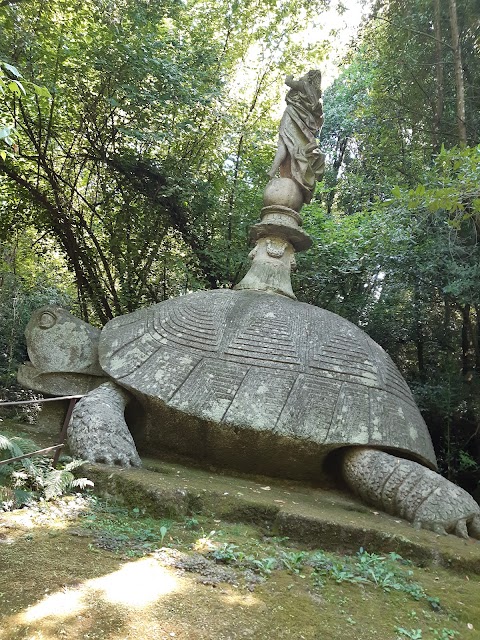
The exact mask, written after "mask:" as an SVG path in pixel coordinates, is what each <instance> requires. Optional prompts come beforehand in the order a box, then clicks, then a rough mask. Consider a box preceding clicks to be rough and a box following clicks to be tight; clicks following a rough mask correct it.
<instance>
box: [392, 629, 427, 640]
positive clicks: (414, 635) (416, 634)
mask: <svg viewBox="0 0 480 640" xmlns="http://www.w3.org/2000/svg"><path fill="white" fill-rule="evenodd" d="M395 631H396V632H397V633H399V634H400V635H401V636H402V637H403V638H410V640H422V638H423V635H422V630H421V629H410V631H409V630H408V629H404V628H403V627H395Z"/></svg>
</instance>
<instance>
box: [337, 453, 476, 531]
mask: <svg viewBox="0 0 480 640" xmlns="http://www.w3.org/2000/svg"><path fill="white" fill-rule="evenodd" d="M343 471H344V476H345V479H346V481H347V483H348V484H349V486H350V487H351V488H352V490H353V491H354V492H355V493H357V494H358V495H359V496H360V497H361V498H363V499H364V500H365V502H368V503H370V504H373V505H375V506H377V507H379V508H380V509H383V510H384V511H386V512H387V513H390V514H392V515H396V516H400V517H402V518H405V520H409V521H410V522H412V523H413V526H414V527H415V528H416V529H430V530H431V531H434V532H435V533H437V534H441V535H447V533H452V534H454V535H456V536H458V537H460V538H468V537H469V536H471V537H472V538H477V539H479V540H480V507H479V505H478V504H477V503H476V502H475V500H474V499H473V498H472V496H471V495H470V494H469V493H467V492H466V491H464V489H462V488H461V487H458V486H457V485H455V484H453V482H450V481H449V480H447V479H446V478H443V477H442V476H441V475H439V474H438V473H435V472H434V471H431V470H430V469H427V468H425V467H423V466H422V465H420V464H418V463H417V462H413V461H412V460H403V459H401V458H397V457H396V456H392V455H390V454H389V453H385V452H383V451H377V450H375V449H367V448H361V447H358V448H354V449H353V448H352V449H350V450H349V451H348V452H347V454H346V456H345V460H344V466H343Z"/></svg>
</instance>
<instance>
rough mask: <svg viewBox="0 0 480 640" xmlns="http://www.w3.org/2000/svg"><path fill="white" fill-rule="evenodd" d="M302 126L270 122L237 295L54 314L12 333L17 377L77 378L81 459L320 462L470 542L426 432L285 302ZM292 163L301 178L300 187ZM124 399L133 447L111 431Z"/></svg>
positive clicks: (303, 88) (327, 326) (361, 364)
mask: <svg viewBox="0 0 480 640" xmlns="http://www.w3.org/2000/svg"><path fill="white" fill-rule="evenodd" d="M311 73H312V72H310V74H311ZM288 85H289V86H290V87H291V91H290V92H289V95H290V94H292V92H296V94H298V95H294V96H293V97H292V96H291V95H290V98H291V100H290V102H288V100H287V102H288V105H289V107H291V105H292V104H293V105H295V104H297V105H298V103H299V102H301V101H302V100H303V97H302V96H303V94H305V95H307V94H308V95H307V98H308V100H306V101H304V102H305V103H307V102H308V104H309V105H310V106H311V104H312V101H313V102H315V101H316V102H318V103H319V97H320V93H319V91H320V90H319V82H318V72H315V74H314V75H309V74H307V75H306V76H304V77H303V78H301V79H300V80H299V81H294V80H293V79H292V78H289V79H288ZM312 96H313V97H312ZM319 104H320V105H321V103H319ZM309 108H310V107H309ZM315 114H316V120H315V119H313V120H314V121H313V124H312V118H310V120H309V121H308V122H307V123H306V122H305V121H304V120H301V118H300V115H301V113H300V115H299V113H297V112H295V111H292V112H291V113H290V114H289V117H288V118H284V119H283V120H282V122H284V121H285V122H287V124H288V127H289V129H288V135H285V136H284V138H285V140H286V142H284V141H282V130H281V132H280V133H281V135H280V141H279V152H277V157H276V162H277V164H279V166H280V178H273V180H271V182H270V183H269V185H267V188H266V191H265V197H264V204H265V206H264V208H263V210H262V221H261V223H259V224H257V225H255V226H254V227H253V231H252V239H253V240H254V241H255V242H256V247H255V249H254V250H253V252H252V253H251V257H252V258H253V262H252V266H251V268H250V270H249V272H248V273H247V275H246V276H245V278H244V279H243V280H242V282H241V283H240V284H239V285H238V286H237V287H236V289H237V290H227V289H221V290H216V291H200V292H196V293H191V294H189V295H186V296H182V297H180V298H175V299H171V300H167V301H165V302H162V303H159V304H156V305H154V306H152V307H150V308H147V309H140V310H138V311H136V312H134V313H130V314H128V315H125V316H121V317H118V318H114V319H113V320H111V321H110V322H108V323H107V324H106V325H105V327H104V328H103V330H102V331H101V332H100V331H99V330H96V329H94V328H92V327H90V326H89V325H87V324H86V323H84V322H82V321H81V320H79V319H77V318H74V317H73V316H71V315H70V314H69V313H68V312H66V311H64V310H63V309H60V308H58V307H50V308H43V309H40V310H38V311H37V312H35V313H34V314H33V316H32V318H31V320H30V323H29V325H28V327H27V343H28V348H29V355H30V360H31V363H30V364H29V366H26V367H23V368H21V370H20V371H19V379H20V380H21V381H23V382H24V383H25V384H28V385H29V386H32V387H34V388H35V385H37V388H39V389H40V390H42V391H45V390H46V388H48V387H49V384H51V388H53V389H54V390H55V389H58V378H59V377H60V379H62V375H64V376H66V378H65V380H67V379H68V380H70V382H71V384H72V385H73V387H75V388H77V385H78V382H79V381H82V380H83V381H85V380H87V378H88V382H84V385H86V386H87V387H90V388H92V387H94V388H93V389H92V390H91V391H89V392H88V393H87V395H86V396H85V397H84V398H82V400H80V402H79V403H78V404H77V406H76V408H75V410H74V413H73V416H72V421H71V424H70V427H69V434H68V436H69V444H70V447H71V449H72V451H73V452H74V453H76V454H77V455H80V456H82V457H83V458H85V459H87V460H90V461H96V462H105V463H107V464H120V465H123V466H128V465H133V466H137V465H139V464H140V458H139V456H138V453H137V450H136V447H135V443H136V444H137V445H138V447H139V449H140V450H141V451H143V452H148V453H149V454H150V455H151V454H155V453H161V452H162V451H163V452H165V451H174V452H176V453H179V454H183V455H187V456H190V457H195V458H196V459H198V460H200V461H203V462H208V463H213V464H216V465H219V466H222V467H229V466H230V467H233V468H237V469H241V470H243V471H248V472H256V473H262V474H267V475H280V476H285V477H289V478H319V479H320V478H322V474H323V473H324V470H325V461H326V460H328V459H330V458H331V454H332V452H334V451H336V452H337V454H336V458H335V459H336V462H337V465H338V467H339V470H340V471H341V473H342V475H343V477H344V479H345V480H346V483H347V484H348V485H349V486H350V488H351V489H352V490H353V491H354V492H355V493H357V494H358V495H359V496H360V497H362V498H363V499H364V500H365V501H366V502H368V503H370V504H373V505H376V506H378V507H380V508H382V509H384V510H385V511H387V512H389V513H391V514H395V515H399V516H401V517H403V518H405V519H407V520H409V521H411V522H413V524H414V526H416V527H424V528H429V529H433V530H434V531H436V532H440V533H446V532H447V531H448V532H454V533H455V534H457V535H459V536H462V537H468V535H469V534H470V535H472V536H474V537H477V538H480V508H479V506H478V505H477V503H476V502H475V501H474V500H473V498H472V497H471V496H470V495H469V494H468V493H466V492H465V491H464V490H463V489H461V488H460V487H457V486H456V485H454V484H452V483H451V482H449V481H448V480H446V479H444V478H442V477H441V476H440V475H439V474H437V473H436V472H435V471H434V470H433V469H435V468H436V460H435V454H434V451H433V447H432V443H431V440H430V436H429V434H428V430H427V427H426V425H425V422H424V421H423V419H422V417H421V415H420V412H419V411H418V409H417V407H416V405H415V402H414V400H413V397H412V394H411V392H410V390H409V388H408V386H407V384H406V383H405V381H404V380H403V378H402V376H401V375H400V373H399V372H398V370H397V369H396V367H395V365H394V364H393V362H392V361H391V359H390V358H389V356H388V355H387V354H386V353H385V351H384V350H383V349H382V348H381V347H380V346H379V345H377V344H376V343H375V342H374V341H373V340H371V339H370V338H369V337H368V336H367V335H366V334H365V333H364V332H363V331H361V330H360V329H359V328H358V327H356V326H354V325H353V324H352V323H350V322H348V321H347V320H345V319H343V318H341V317H339V316H337V315H335V314H332V313H330V312H328V311H325V310H323V309H320V308H318V307H314V306H311V305H308V304H304V303H301V302H298V301H296V299H295V296H294V294H293V291H292V289H291V284H290V268H291V266H292V264H293V263H294V253H295V250H302V249H304V248H306V247H307V246H309V243H310V240H309V238H308V236H307V235H306V234H305V233H304V232H303V230H302V229H301V218H300V216H299V215H298V211H299V210H300V208H301V206H302V204H303V203H304V202H305V201H306V200H308V197H306V196H305V189H307V188H308V187H309V186H310V187H312V175H314V174H315V175H316V177H317V179H318V178H319V177H320V176H319V175H318V172H317V173H315V171H316V170H317V169H316V168H318V167H321V166H322V162H321V158H320V160H319V152H318V150H317V152H315V153H314V152H313V151H314V150H313V151H312V143H311V135H310V136H307V135H306V132H305V130H306V127H307V125H308V126H309V127H310V134H311V130H312V127H316V128H319V126H320V124H321V119H322V115H321V107H320V108H318V105H317V108H316V110H315ZM285 126H287V125H285ZM295 127H298V128H299V130H300V131H299V133H298V135H297V138H295V136H296V130H295ZM292 141H293V142H292ZM302 145H303V146H302ZM292 154H294V155H295V158H296V160H295V170H294V171H293V170H292V168H291V164H292ZM305 164H307V165H308V167H309V169H308V176H309V180H308V181H304V183H303V184H301V185H300V184H298V179H297V176H298V173H299V171H300V169H301V168H302V167H303V166H305ZM313 185H314V181H313ZM312 188H313V187H312ZM97 353H98V357H97ZM68 376H70V378H68ZM49 380H50V381H51V383H49ZM54 383H55V384H54ZM55 385H57V386H55ZM69 390H70V392H71V391H73V390H74V389H73V388H70V389H69ZM132 399H135V402H136V408H135V411H134V412H133V414H132V415H133V418H132V417H131V418H130V419H128V422H129V423H130V427H131V429H132V433H133V437H132V433H131V432H130V430H129V427H128V426H127V422H126V420H125V408H126V405H127V404H128V403H129V402H130V400H132ZM134 441H135V442H134ZM338 452H339V453H338Z"/></svg>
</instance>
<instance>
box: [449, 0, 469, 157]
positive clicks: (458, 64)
mask: <svg viewBox="0 0 480 640" xmlns="http://www.w3.org/2000/svg"><path fill="white" fill-rule="evenodd" d="M448 7H449V11H450V29H451V32H452V49H453V60H454V67H455V86H456V90H457V123H458V141H459V142H460V145H466V144H467V126H466V122H465V85H464V81H463V66H462V48H461V45H460V34H459V31H458V16H457V2H456V0H448Z"/></svg>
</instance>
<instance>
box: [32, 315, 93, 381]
mask: <svg viewBox="0 0 480 640" xmlns="http://www.w3.org/2000/svg"><path fill="white" fill-rule="evenodd" d="M25 336H26V338H27V351H28V357H29V358H30V362H31V364H32V365H33V366H34V367H35V368H36V369H37V370H38V371H39V372H42V373H54V372H61V373H88V374H93V375H102V374H103V371H102V370H101V368H100V365H99V364H98V340H99V337H100V329H96V328H95V327H92V326H91V325H89V324H87V323H86V322H83V320H80V319H79V318H75V316H72V314H71V313H69V312H68V311H66V310H65V309H62V307H57V306H49V307H42V308H40V309H37V310H36V311H34V312H33V314H32V316H31V318H30V321H29V323H28V325H27V328H26V329H25Z"/></svg>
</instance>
